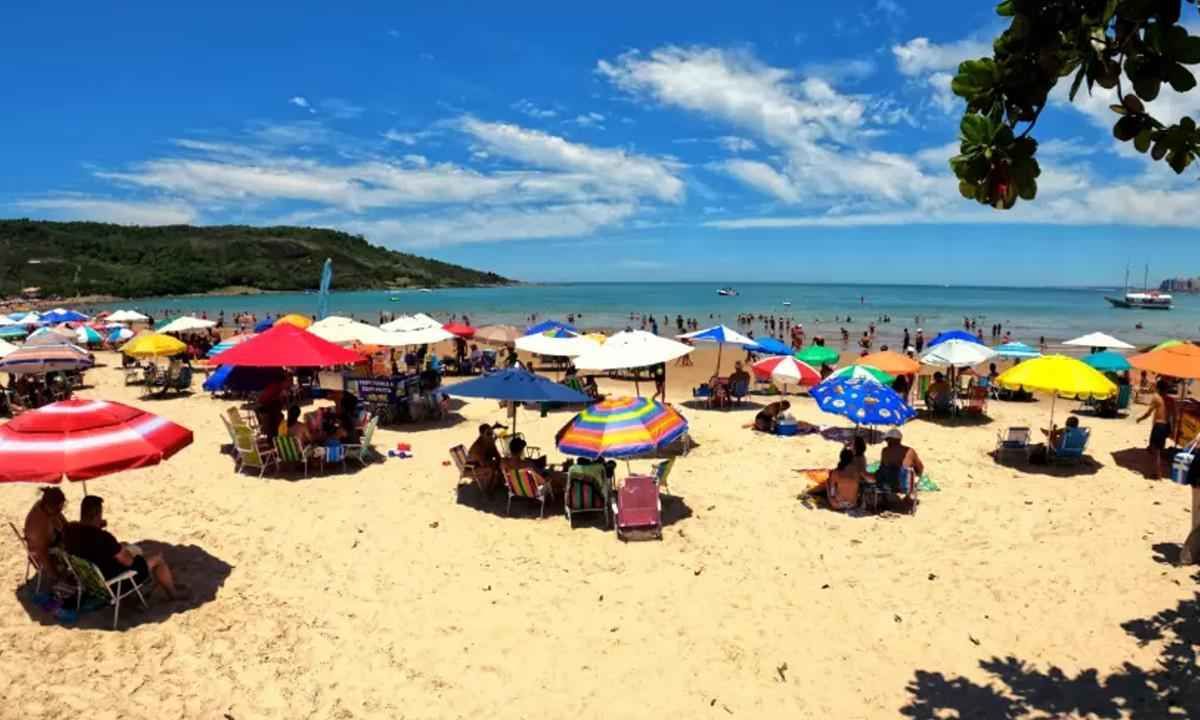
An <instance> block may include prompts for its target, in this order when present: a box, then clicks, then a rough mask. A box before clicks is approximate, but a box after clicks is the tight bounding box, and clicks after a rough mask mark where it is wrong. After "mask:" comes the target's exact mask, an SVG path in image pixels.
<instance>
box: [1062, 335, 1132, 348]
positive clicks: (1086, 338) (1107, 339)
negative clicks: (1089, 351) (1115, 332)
mask: <svg viewBox="0 0 1200 720" xmlns="http://www.w3.org/2000/svg"><path fill="white" fill-rule="evenodd" d="M1063 345H1071V346H1073V347H1086V348H1106V349H1108V350H1132V349H1133V346H1132V345H1130V344H1129V343H1127V342H1122V341H1120V340H1118V339H1116V338H1115V337H1113V336H1112V335H1105V334H1104V333H1102V332H1094V333H1088V334H1087V335H1081V336H1080V337H1077V338H1075V339H1073V340H1068V341H1066V342H1065V343H1063Z"/></svg>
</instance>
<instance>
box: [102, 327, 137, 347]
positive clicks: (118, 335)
mask: <svg viewBox="0 0 1200 720" xmlns="http://www.w3.org/2000/svg"><path fill="white" fill-rule="evenodd" d="M132 337H133V331H132V330H130V329H129V328H127V327H116V328H113V329H112V332H110V333H109V334H108V342H109V344H116V343H119V342H125V341H126V340H129V339H131V338H132Z"/></svg>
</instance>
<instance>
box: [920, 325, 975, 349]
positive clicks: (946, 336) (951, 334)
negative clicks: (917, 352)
mask: <svg viewBox="0 0 1200 720" xmlns="http://www.w3.org/2000/svg"><path fill="white" fill-rule="evenodd" d="M949 340H961V341H963V342H970V343H975V344H977V345H982V344H983V341H982V340H980V339H979V336H978V335H972V334H971V333H969V332H967V331H965V330H946V331H944V332H940V333H938V334H937V337H935V338H934V339H932V340H930V341H929V342H928V343H927V344H926V345H925V347H926V349H928V348H931V347H935V346H937V345H941V344H942V343H944V342H947V341H949Z"/></svg>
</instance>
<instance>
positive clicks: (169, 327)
mask: <svg viewBox="0 0 1200 720" xmlns="http://www.w3.org/2000/svg"><path fill="white" fill-rule="evenodd" d="M216 325H217V324H216V323H215V322H213V321H212V320H201V319H200V318H198V317H192V316H191V315H184V316H183V317H178V318H175V319H174V320H172V321H171V322H169V323H167V324H166V325H163V326H162V327H160V328H159V329H158V332H160V333H185V332H196V331H197V330H208V329H209V328H212V327H216Z"/></svg>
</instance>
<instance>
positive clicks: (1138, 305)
mask: <svg viewBox="0 0 1200 720" xmlns="http://www.w3.org/2000/svg"><path fill="white" fill-rule="evenodd" d="M1149 285H1150V266H1149V265H1147V266H1146V273H1145V275H1144V276H1143V278H1142V291H1141V292H1130V291H1129V266H1128V265H1126V266H1125V294H1124V295H1123V296H1121V297H1119V298H1116V297H1111V296H1108V295H1106V296H1105V297H1104V299H1105V300H1107V301H1108V302H1109V303H1111V304H1112V306H1113V307H1118V308H1126V309H1137V310H1170V309H1171V306H1172V305H1173V304H1174V302H1175V300H1174V298H1172V297H1171V295H1170V294H1169V293H1164V292H1159V291H1158V290H1151V289H1150V288H1149Z"/></svg>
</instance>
